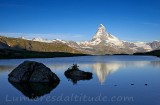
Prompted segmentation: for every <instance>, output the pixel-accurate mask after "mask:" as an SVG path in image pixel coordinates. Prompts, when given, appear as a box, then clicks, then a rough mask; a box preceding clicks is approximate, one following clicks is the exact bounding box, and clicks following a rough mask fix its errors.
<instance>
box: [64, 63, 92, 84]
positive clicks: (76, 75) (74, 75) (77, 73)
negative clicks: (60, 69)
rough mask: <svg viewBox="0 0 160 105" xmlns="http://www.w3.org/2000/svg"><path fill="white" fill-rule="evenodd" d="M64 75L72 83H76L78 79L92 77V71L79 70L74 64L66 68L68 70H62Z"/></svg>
mask: <svg viewBox="0 0 160 105" xmlns="http://www.w3.org/2000/svg"><path fill="white" fill-rule="evenodd" d="M64 75H65V76H66V78H68V79H69V80H71V81H72V82H73V84H77V81H79V80H90V79H92V73H90V72H85V71H81V70H79V69H78V66H77V65H76V64H75V65H73V66H72V67H71V68H68V70H67V71H65V72H64Z"/></svg>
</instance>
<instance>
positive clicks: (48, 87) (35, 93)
mask: <svg viewBox="0 0 160 105" xmlns="http://www.w3.org/2000/svg"><path fill="white" fill-rule="evenodd" d="M10 83H11V84H12V85H13V86H14V87H15V88H16V89H17V90H19V91H20V92H22V93H23V94H24V95H25V96H26V97H28V98H29V99H37V98H39V97H41V96H43V95H45V94H49V93H50V92H51V91H52V90H53V89H55V88H56V87H57V85H58V84H59V82H55V83H16V82H10Z"/></svg>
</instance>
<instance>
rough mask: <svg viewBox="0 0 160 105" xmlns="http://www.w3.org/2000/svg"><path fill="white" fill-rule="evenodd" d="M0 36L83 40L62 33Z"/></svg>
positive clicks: (7, 34) (73, 35) (81, 37)
mask: <svg viewBox="0 0 160 105" xmlns="http://www.w3.org/2000/svg"><path fill="white" fill-rule="evenodd" d="M0 35H1V36H7V37H16V38H17V37H25V38H28V39H32V38H35V37H41V38H44V39H49V40H52V39H62V40H76V41H80V40H83V35H81V34H69V33H67V34H63V33H57V34H39V33H36V34H35V33H5V32H0Z"/></svg>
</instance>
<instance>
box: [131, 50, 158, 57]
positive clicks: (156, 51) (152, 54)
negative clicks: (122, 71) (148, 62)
mask: <svg viewBox="0 0 160 105" xmlns="http://www.w3.org/2000/svg"><path fill="white" fill-rule="evenodd" d="M134 55H150V56H157V57H160V50H154V51H151V52H146V53H135V54H134Z"/></svg>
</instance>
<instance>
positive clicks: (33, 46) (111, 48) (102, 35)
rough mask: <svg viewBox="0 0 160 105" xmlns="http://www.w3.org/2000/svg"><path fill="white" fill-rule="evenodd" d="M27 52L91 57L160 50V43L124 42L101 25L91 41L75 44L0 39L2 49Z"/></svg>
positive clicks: (41, 40)
mask: <svg viewBox="0 0 160 105" xmlns="http://www.w3.org/2000/svg"><path fill="white" fill-rule="evenodd" d="M6 48H7V49H14V50H17V49H18V50H27V51H38V52H67V53H78V54H91V55H106V54H133V53H137V52H149V51H153V50H159V49H160V41H153V42H128V41H122V40H120V39H118V38H117V37H115V36H113V35H112V34H110V33H108V32H107V31H106V28H105V27H104V26H103V25H102V24H100V26H99V27H98V30H97V32H96V33H95V35H94V36H93V38H92V39H91V40H90V41H84V42H75V41H65V40H60V39H54V40H47V39H42V38H33V39H25V38H23V37H21V38H10V37H4V36H1V37H0V49H6Z"/></svg>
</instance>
